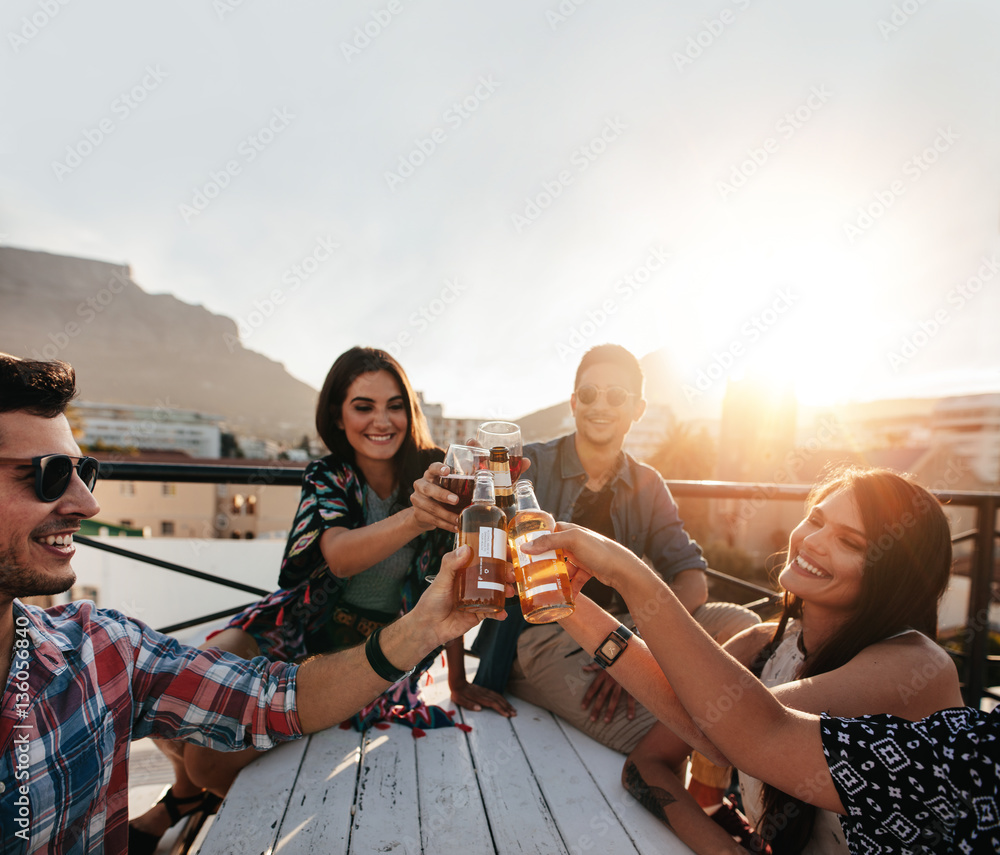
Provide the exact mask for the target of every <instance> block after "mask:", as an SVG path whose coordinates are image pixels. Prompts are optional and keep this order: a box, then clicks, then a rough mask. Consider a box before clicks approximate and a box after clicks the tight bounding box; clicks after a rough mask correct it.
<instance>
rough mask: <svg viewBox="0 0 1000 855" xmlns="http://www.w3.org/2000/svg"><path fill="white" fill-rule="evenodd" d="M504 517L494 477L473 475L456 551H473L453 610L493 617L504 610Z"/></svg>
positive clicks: (486, 473) (459, 582)
mask: <svg viewBox="0 0 1000 855" xmlns="http://www.w3.org/2000/svg"><path fill="white" fill-rule="evenodd" d="M506 525H507V517H506V516H504V512H503V511H502V510H500V508H498V507H497V506H496V503H495V498H494V492H493V473H491V472H490V471H488V470H486V469H480V470H479V471H477V472H476V485H475V487H474V488H473V493H472V504H471V505H469V507H467V508H466V509H465V510H464V511H462V513H460V514H459V515H458V534H457V535H456V536H455V547H456V549H457V548H458V547H459V546H462V545H464V544H468V545H469V546H471V547H472V552H473V556H472V561H470V562H469V564H468V565H467V566H466V568H465V570H464V571H462V572H460V573H459V575H458V579H457V580H456V584H455V606H456V608H458V609H459V610H460V611H464V612H478V613H480V614H496V613H497V612H499V611H501V610H502V609H503V607H504V600H505V597H504V581H505V579H506V578H507V565H508V561H507V531H506Z"/></svg>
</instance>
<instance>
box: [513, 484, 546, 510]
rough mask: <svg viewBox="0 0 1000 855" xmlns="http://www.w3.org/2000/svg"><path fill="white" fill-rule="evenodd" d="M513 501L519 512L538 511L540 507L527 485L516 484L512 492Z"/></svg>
mask: <svg viewBox="0 0 1000 855" xmlns="http://www.w3.org/2000/svg"><path fill="white" fill-rule="evenodd" d="M514 501H515V504H516V506H517V510H519V511H540V510H541V509H542V507H541V505H539V504H538V499H536V498H535V491H534V490H533V489H532V488H531V487H530V486H528V485H527V484H518V485H517V487H516V488H515V490H514Z"/></svg>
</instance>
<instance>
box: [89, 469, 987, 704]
mask: <svg viewBox="0 0 1000 855" xmlns="http://www.w3.org/2000/svg"><path fill="white" fill-rule="evenodd" d="M304 471H305V467H304V466H301V467H292V466H267V465H264V466H260V465H206V464H175V463H130V462H127V461H123V462H119V461H116V462H108V463H105V462H103V461H102V463H101V478H102V479H105V480H112V481H162V482H167V483H203V484H249V485H251V486H253V485H258V486H259V485H282V486H299V485H300V484H301V483H302V473H303V472H304ZM667 485H668V486H669V488H670V491H671V493H673V495H674V496H675V497H678V498H697V499H746V500H749V501H751V502H757V501H760V502H770V501H804V500H805V498H806V497H807V496H808V495H809V491H810V489H811V487H810V486H808V485H798V484H767V483H743V482H734V481H667ZM934 493H935V495H936V496H937V497H938V498H939V499H940V500H941V501H942V502H944V503H945V504H948V505H952V506H960V507H972V508H974V509H975V510H976V527H975V528H974V529H972V530H970V531H968V532H962V533H960V534H957V535H954V536H953V537H952V542H953V543H960V542H967V541H971V542H972V544H973V552H972V558H971V563H970V571H969V578H970V588H971V590H970V595H969V605H968V612H967V615H968V617H967V621H966V628H965V633H964V639H965V641H966V650H964V651H955V650H950V649H949V650H948V652H949V653H950V654H951V655H952V656H953V657H954V658H955V659H956V660H958V665H959V674H960V677H961V678H962V692H963V695H964V697H965V701H966V703H967V704H970V705H973V706H979V703H980V701H981V699H982V698H984V697H989V698H992V699H994V700H998V701H1000V695H997V694H995V693H993V692H991V691H989V690H988V689H987V682H986V675H987V668H988V666H989V663H996V662H1000V656H991V655H989V638H990V623H989V607H990V603H991V601H992V599H993V594H992V583H993V575H994V567H995V563H996V558H995V546H996V539H997V537H998V534H1000V533H998V532H997V525H996V517H997V510H998V508H1000V493H987V492H971V491H966V492H961V491H948V490H935V491H934ZM74 539H75V540H77V541H79V542H81V543H84V544H86V545H87V546H91V547H94V548H96V549H102V550H105V551H108V552H112V553H115V554H117V555H121V556H126V557H129V558H134V559H135V560H136V561H142V562H144V563H147V564H153V565H155V566H158V567H163V568H165V569H168V570H171V571H173V572H177V573H183V574H185V575H188V576H193V577H195V578H198V579H201V580H203V581H207V582H214V583H215V584H218V585H224V586H226V587H229V588H234V589H236V590H241V591H247V592H249V593H252V594H256V595H258V596H266V595H267V594H269V593H271V592H270V591H264V590H262V589H260V588H254V587H252V586H250V585H244V584H243V583H241V582H234V581H231V580H229V579H225V578H222V577H220V576H214V575H212V574H210V573H203V572H201V571H199V570H192V569H191V568H188V567H183V566H181V565H178V564H172V563H171V562H167V561H161V560H160V559H157V558H150V557H148V556H145V555H141V554H139V553H136V552H132V551H129V550H126V549H121V548H120V547H117V546H111V545H110V544H106V543H102V542H100V541H95V540H93V539H92V538H89V537H80V536H77V537H75V538H74ZM709 573H710V575H711V576H713V577H714V578H719V579H722V580H725V581H726V582H727V583H731V584H735V585H738V586H740V587H741V588H742V589H744V590H746V591H748V592H750V593H751V594H752V595H755V596H757V597H758V599H757V600H756V601H755V602H752V603H748V604H747V605H748V606H751V607H755V608H764V607H766V606H767V605H768V604H769V602H770V601H772V600H773V598H774V597H775V596H776V594H775V592H774V591H771V590H769V589H767V588H763V587H761V586H759V585H755V584H753V583H751V582H747V581H746V580H743V579H739V578H736V577H734V576H729V575H726V574H724V573H719V572H718V571H714V570H710V571H709ZM244 608H246V605H243V606H237V607H234V608H231V609H226V610H223V611H221V612H216V613H214V614H211V615H205V616H203V617H198V618H193V619H191V620H188V621H184V622H183V623H178V624H173V625H171V626H167V627H163V628H162V629H161V630H160V631H161V632H176V631H178V630H180V629H187V628H189V627H192V626H197V625H199V624H202V623H208V622H209V621H214V620H220V619H222V618H224V617H228V616H229V615H233V614H236V613H238V612H240V611H242V610H243V609H244Z"/></svg>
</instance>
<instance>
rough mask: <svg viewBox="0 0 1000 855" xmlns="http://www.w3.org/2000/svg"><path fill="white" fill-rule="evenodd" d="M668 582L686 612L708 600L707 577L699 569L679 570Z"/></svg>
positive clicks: (693, 609) (693, 611) (694, 609)
mask: <svg viewBox="0 0 1000 855" xmlns="http://www.w3.org/2000/svg"><path fill="white" fill-rule="evenodd" d="M668 584H669V585H670V590H671V591H673V592H674V596H675V597H677V599H678V600H680V601H681V605H682V606H684V608H685V609H686V610H687V613H688V614H691V615H693V614H694V613H695V611H697V610H698V609H699V608H701V606H703V605H705V603H707V602H708V579H707V578H706V577H705V574H704V573H703V572H702V571H701V570H681V572H680V573H677V574H676V575H675V576H674V577H673V578H672V579H671V580H670V582H669V583H668Z"/></svg>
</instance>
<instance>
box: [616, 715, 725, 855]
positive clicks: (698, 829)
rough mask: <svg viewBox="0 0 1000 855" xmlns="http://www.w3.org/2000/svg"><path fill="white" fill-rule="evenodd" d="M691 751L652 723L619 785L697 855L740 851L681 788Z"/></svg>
mask: <svg viewBox="0 0 1000 855" xmlns="http://www.w3.org/2000/svg"><path fill="white" fill-rule="evenodd" d="M690 750H691V749H690V748H689V747H688V746H687V745H685V744H684V741H683V740H681V739H680V738H679V737H678V736H677V735H676V734H675V733H674V732H673V731H672V730H670V729H669V728H668V727H666V726H665V725H662V724H660V723H657V724H654V725H653V727H652V728H650V730H649V732H648V733H647V734H646V735H645V736H644V737H643V738H642V740H641V741H640V742H639V744H638V745H637V746H636V747H635V748H634V749H633V750H632V753H631V754H629V755H628V758H627V759H626V760H625V767H624V768H623V769H622V785H623V786H624V787H625V789H626V790H628V791H629V793H631V794H632V796H634V797H635V799H636V801H638V802H639V804H641V805H642V806H643V807H644V808H646V810H648V811H649V812H650V813H652V814H653V816H655V817H656V818H657V819H658V820H660V822H662V823H663V824H664V825H666V826H667V828H669V829H670V830H671V831H673V832H674V834H676V835H677V836H678V837H679V838H680V839H681V840H682V841H684V842H685V843H686V844H687V845H688V846H690V847H691V848H692V849H693V850H694V851H695V852H697V853H699V855H721V853H726V855H732V854H733V853H740V852H743V850H742V849H741V848H740V846H739V845H738V844H737V843H736V842H735V841H734V840H733V838H732V837H730V836H729V835H728V834H727V833H726V832H725V831H724V830H723V829H722V828H720V827H719V826H718V825H716V824H715V823H714V822H713V821H712V819H711V818H710V817H709V816H708V815H707V814H706V813H705V811H704V810H702V809H701V807H700V806H699V805H698V803H697V802H696V801H695V800H694V798H693V797H692V796H691V794H690V793H688V791H687V790H685V789H684V781H683V780H682V779H681V778H680V777H679V773H680V772H681V770H683V768H684V760H685V758H686V757H687V754H688V753H689V752H690Z"/></svg>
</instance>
